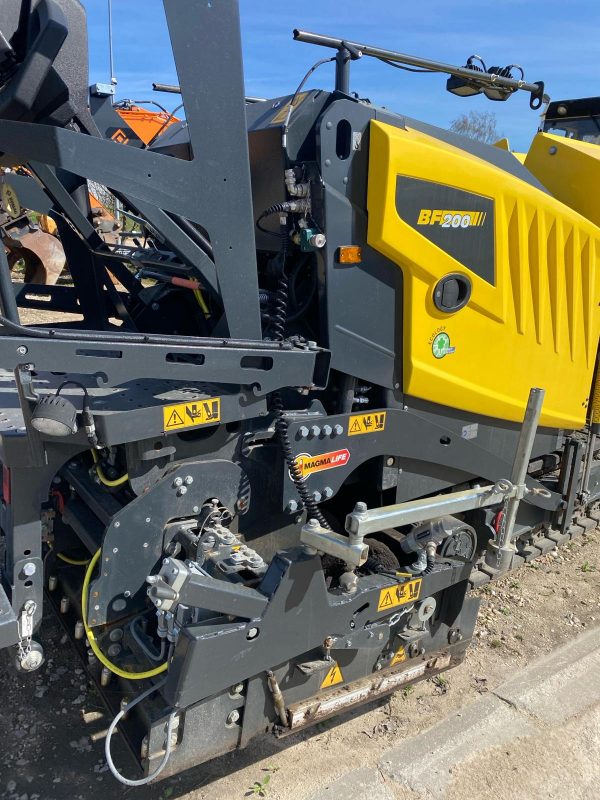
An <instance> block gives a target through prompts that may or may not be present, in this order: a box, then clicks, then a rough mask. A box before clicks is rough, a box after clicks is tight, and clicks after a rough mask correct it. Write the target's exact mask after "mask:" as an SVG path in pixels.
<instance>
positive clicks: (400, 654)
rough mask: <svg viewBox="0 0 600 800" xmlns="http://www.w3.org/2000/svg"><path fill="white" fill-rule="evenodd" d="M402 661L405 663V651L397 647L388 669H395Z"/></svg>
mask: <svg viewBox="0 0 600 800" xmlns="http://www.w3.org/2000/svg"><path fill="white" fill-rule="evenodd" d="M403 661H406V650H405V649H404V647H399V648H398V649H397V650H396V654H395V655H394V657H393V658H392V660H391V661H390V667H395V666H396V664H401V663H402V662H403Z"/></svg>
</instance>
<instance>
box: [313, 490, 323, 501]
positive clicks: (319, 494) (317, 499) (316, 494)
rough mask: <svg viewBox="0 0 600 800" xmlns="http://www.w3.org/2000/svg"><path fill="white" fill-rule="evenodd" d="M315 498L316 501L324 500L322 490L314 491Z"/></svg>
mask: <svg viewBox="0 0 600 800" xmlns="http://www.w3.org/2000/svg"><path fill="white" fill-rule="evenodd" d="M313 500H314V501H315V503H320V502H321V500H322V497H321V492H317V491H315V492H313Z"/></svg>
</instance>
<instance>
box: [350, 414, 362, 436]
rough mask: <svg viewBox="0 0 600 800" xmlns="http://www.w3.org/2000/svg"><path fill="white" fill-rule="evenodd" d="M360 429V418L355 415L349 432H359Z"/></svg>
mask: <svg viewBox="0 0 600 800" xmlns="http://www.w3.org/2000/svg"><path fill="white" fill-rule="evenodd" d="M360 430H361V427H360V420H359V419H358V417H357V418H356V419H355V420H354V422H353V423H352V427H351V428H350V433H360Z"/></svg>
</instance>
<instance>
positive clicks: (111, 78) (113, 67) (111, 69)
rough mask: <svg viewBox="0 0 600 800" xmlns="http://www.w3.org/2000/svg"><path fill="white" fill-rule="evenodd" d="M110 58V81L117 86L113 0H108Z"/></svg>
mask: <svg viewBox="0 0 600 800" xmlns="http://www.w3.org/2000/svg"><path fill="white" fill-rule="evenodd" d="M108 58H109V62H110V65H109V66H110V83H111V86H116V85H117V79H116V78H115V66H114V62H113V32H112V0H108Z"/></svg>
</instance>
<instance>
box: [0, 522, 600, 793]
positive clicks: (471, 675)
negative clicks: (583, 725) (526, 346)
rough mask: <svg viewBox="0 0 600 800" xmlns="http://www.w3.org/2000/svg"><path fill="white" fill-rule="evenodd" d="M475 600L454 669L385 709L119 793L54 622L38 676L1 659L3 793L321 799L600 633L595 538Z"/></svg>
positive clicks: (506, 757) (466, 781)
mask: <svg viewBox="0 0 600 800" xmlns="http://www.w3.org/2000/svg"><path fill="white" fill-rule="evenodd" d="M477 594H479V595H480V596H481V598H482V608H481V613H480V617H479V622H478V626H477V631H476V640H475V642H474V644H473V645H472V647H471V648H470V650H469V651H468V654H467V658H466V660H465V662H464V663H463V664H461V665H460V666H459V667H457V668H455V669H454V670H452V671H450V672H446V673H444V674H443V675H442V676H441V677H438V678H437V679H433V680H432V681H428V682H424V683H421V684H417V685H416V686H414V687H407V688H406V689H404V690H403V691H401V692H398V693H397V694H395V695H393V696H392V697H391V699H390V700H389V701H388V702H385V703H384V704H381V703H380V704H379V705H371V706H366V707H365V708H364V709H362V710H359V711H354V712H352V713H349V714H347V715H345V716H344V717H342V718H341V719H338V720H337V721H333V722H326V723H323V724H320V725H319V726H317V727H316V728H315V729H313V730H311V731H308V732H305V733H302V734H298V735H297V736H292V737H289V738H288V739H286V740H282V741H279V740H275V739H272V738H270V737H268V736H265V737H261V738H260V739H257V740H255V741H254V742H253V743H251V744H250V746H249V747H248V748H247V749H246V750H245V751H242V752H239V753H233V754H229V755H227V756H224V757H222V758H219V759H217V760H215V761H213V762H211V763H209V764H206V765H202V766H199V767H196V768H195V769H193V770H190V771H188V772H187V773H185V774H184V775H181V776H178V777H175V778H167V779H165V780H164V781H163V782H159V783H157V784H154V785H152V786H150V787H147V788H143V789H125V788H124V787H123V786H121V785H119V784H117V783H116V782H115V781H114V779H113V778H112V776H111V775H110V773H109V772H108V770H107V767H106V765H105V761H104V732H105V730H106V727H107V725H108V720H107V718H106V716H105V714H104V711H103V708H102V705H101V703H100V700H99V698H98V697H97V695H96V692H95V689H94V688H93V687H92V686H91V685H90V684H89V683H88V681H87V679H86V676H85V673H84V671H83V668H82V667H81V665H80V662H79V661H78V658H77V657H76V655H75V653H74V651H73V650H72V649H71V647H70V645H69V643H68V641H67V639H66V636H64V635H63V632H62V629H61V627H60V624H59V623H58V621H57V620H56V619H54V618H51V617H49V618H48V619H46V620H45V624H44V628H43V632H42V635H41V640H42V642H43V644H44V646H45V649H46V655H47V659H48V660H47V661H46V663H45V665H44V666H43V667H42V668H41V669H40V671H39V672H37V673H34V674H32V675H30V676H23V675H20V674H18V673H16V672H15V671H14V670H13V668H12V665H11V663H10V659H9V657H8V654H7V653H6V652H3V653H2V654H0V680H1V686H2V699H3V704H4V708H3V712H2V715H1V718H0V736H1V737H2V742H3V747H2V750H3V755H2V765H1V766H0V797H1V798H3V800H113V798H121V797H125V796H127V797H132V798H140V799H141V798H144V800H167V798H185V799H186V800H204V799H206V800H209V798H210V800H235V798H244V797H248V796H257V795H256V794H255V793H254V792H253V791H252V787H253V786H254V785H255V783H256V782H260V783H263V782H265V780H266V779H268V780H267V782H266V784H265V786H266V793H265V796H266V797H268V798H270V799H271V800H292V798H293V799H294V800H303V799H304V798H312V797H315V796H318V794H315V793H316V792H318V789H319V787H323V786H326V785H327V783H328V782H331V781H333V780H335V779H336V778H338V777H340V776H341V775H343V774H344V773H346V772H348V771H350V770H352V769H357V768H359V767H362V766H372V765H373V764H375V763H376V762H377V759H378V757H379V756H380V754H381V751H382V750H384V749H386V748H389V747H392V746H393V745H394V744H396V743H398V742H399V741H400V740H402V739H404V738H406V737H409V736H412V735H414V734H416V733H419V732H421V731H422V730H424V729H425V728H427V727H429V726H430V725H432V724H434V723H435V722H436V721H438V720H439V719H441V718H443V717H445V716H447V715H448V714H449V713H450V712H451V711H452V710H453V709H456V708H458V707H460V706H464V705H466V704H467V703H469V702H470V701H472V700H473V699H474V698H476V697H477V696H478V695H480V694H484V693H485V692H487V691H488V690H489V689H490V688H492V687H494V686H496V685H498V684H499V683H501V682H502V681H503V680H506V678H508V677H509V676H510V675H511V674H512V673H513V672H514V671H515V670H517V669H519V668H521V667H523V666H524V665H526V664H527V663H529V662H530V661H531V660H533V659H534V658H535V657H537V656H538V655H541V654H543V653H546V652H549V651H550V650H552V649H553V648H555V647H556V646H557V645H559V644H561V643H563V642H565V641H567V640H569V639H570V638H572V637H574V636H576V635H577V634H578V633H580V632H581V630H582V629H584V628H585V627H588V626H594V625H597V624H598V623H599V622H600V531H594V532H592V533H590V534H588V535H584V536H582V537H581V538H579V539H576V540H574V541H573V542H571V543H569V544H568V545H567V547H566V548H562V549H561V550H560V551H554V552H553V553H551V554H549V555H547V556H545V557H543V558H542V559H540V560H538V561H536V562H535V563H533V564H529V565H526V566H524V567H523V568H522V569H521V570H520V571H519V572H518V573H516V574H514V575H512V576H509V577H507V578H505V579H503V580H502V581H501V582H499V583H498V584H496V585H494V586H486V587H484V588H483V589H481V590H479V591H478V592H477ZM116 740H118V737H116ZM115 751H116V760H117V763H118V764H119V765H121V767H122V769H123V771H124V772H125V774H128V775H130V776H132V777H138V775H137V773H136V771H135V767H134V764H133V762H132V761H131V759H130V757H129V755H128V754H127V753H125V752H124V751H123V750H120V749H119V747H118V746H117V747H116V748H115ZM568 752H569V751H568V749H566V750H565V754H567V753H568ZM515 759H516V760H518V759H517V757H516V756H514V758H513V762H514V761H515ZM566 759H567V755H565V764H560V763H556V764H555V768H556V772H557V774H558V775H560V774H561V772H564V771H565V770H566V768H567V763H566ZM513 762H511V757H510V754H507V753H500V754H499V758H498V760H497V767H496V774H492V775H489V776H488V777H487V779H486V781H485V782H484V783H482V781H481V780H479V781H478V780H477V773H476V770H475V772H474V773H473V774H471V776H470V777H469V775H468V774H467V776H466V777H465V775H464V774H463V776H462V778H461V781H460V785H457V786H455V787H454V789H453V790H452V795H451V796H452V798H453V800H463V798H464V799H465V800H466V798H469V800H483V798H488V797H491V796H494V797H496V798H499V797H500V795H499V794H498V790H497V788H496V789H494V791H492V787H494V786H495V787H498V786H501V785H502V781H503V778H502V773H503V770H509V771H510V772H511V773H513V778H512V780H514V779H515V777H517V775H515V770H518V765H516V764H515V763H513ZM521 768H522V764H521ZM473 769H475V768H474V767H473ZM565 774H566V772H565ZM486 787H487V788H486ZM398 790H399V787H398V786H393V785H392V784H390V791H391V792H392V794H393V796H398V797H400V796H401V797H402V798H403V800H411V793H410V792H407V791H406V790H402V792H399V791H398ZM480 792H481V793H480ZM507 796H508V795H507ZM520 796H521V797H523V798H525V797H526V798H528V800H529V798H531V797H533V795H528V794H526V793H524V794H521V795H520Z"/></svg>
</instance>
